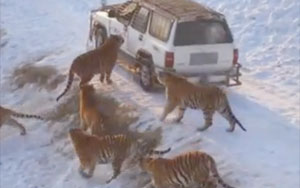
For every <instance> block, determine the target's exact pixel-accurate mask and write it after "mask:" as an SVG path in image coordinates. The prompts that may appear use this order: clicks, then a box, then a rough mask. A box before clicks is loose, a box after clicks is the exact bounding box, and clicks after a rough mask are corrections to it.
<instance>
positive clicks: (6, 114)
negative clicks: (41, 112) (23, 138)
mask: <svg viewBox="0 0 300 188" xmlns="http://www.w3.org/2000/svg"><path fill="white" fill-rule="evenodd" d="M13 117H16V118H35V119H40V120H43V118H42V117H41V116H38V115H31V114H23V113H18V112H15V111H13V110H10V109H7V108H4V107H2V106H0V127H2V125H4V124H7V125H9V126H13V127H17V128H19V129H20V131H21V135H25V134H26V129H25V127H24V126H23V125H22V124H21V123H19V122H17V121H16V120H14V119H13Z"/></svg>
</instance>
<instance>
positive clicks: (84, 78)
mask: <svg viewBox="0 0 300 188" xmlns="http://www.w3.org/2000/svg"><path fill="white" fill-rule="evenodd" d="M92 78H93V76H92V75H88V76H83V77H81V78H80V83H79V86H80V87H81V86H83V85H85V84H86V83H88V82H89V81H90V80H91V79H92Z"/></svg>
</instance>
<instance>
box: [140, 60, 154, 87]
mask: <svg viewBox="0 0 300 188" xmlns="http://www.w3.org/2000/svg"><path fill="white" fill-rule="evenodd" d="M152 75H153V71H152V67H151V65H149V64H148V65H147V64H142V66H141V68H140V85H141V87H142V88H143V90H144V91H147V92H149V91H151V89H152V87H153V79H152Z"/></svg>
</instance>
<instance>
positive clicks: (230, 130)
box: [226, 128, 234, 133]
mask: <svg viewBox="0 0 300 188" xmlns="http://www.w3.org/2000/svg"><path fill="white" fill-rule="evenodd" d="M233 131H234V128H228V129H226V132H230V133H232V132H233Z"/></svg>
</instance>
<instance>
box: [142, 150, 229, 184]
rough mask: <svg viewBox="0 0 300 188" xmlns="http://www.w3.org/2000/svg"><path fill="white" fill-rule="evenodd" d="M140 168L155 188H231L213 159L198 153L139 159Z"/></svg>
mask: <svg viewBox="0 0 300 188" xmlns="http://www.w3.org/2000/svg"><path fill="white" fill-rule="evenodd" d="M140 167H141V168H142V169H143V170H145V171H146V172H148V173H150V174H151V175H152V183H153V184H154V186H155V188H185V187H190V186H201V187H203V188H217V185H218V184H220V185H222V186H223V187H224V188H233V187H232V186H230V185H228V184H226V183H225V182H224V181H223V180H222V179H221V177H220V176H219V174H218V171H217V167H216V163H215V161H214V159H213V158H212V157H211V156H209V155H208V154H206V153H203V152H199V151H195V152H189V153H186V154H182V155H179V156H177V157H175V158H173V159H166V158H160V157H159V158H151V157H145V158H141V160H140Z"/></svg>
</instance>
